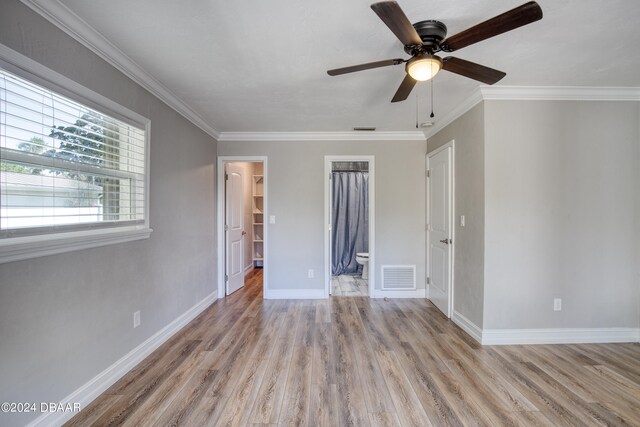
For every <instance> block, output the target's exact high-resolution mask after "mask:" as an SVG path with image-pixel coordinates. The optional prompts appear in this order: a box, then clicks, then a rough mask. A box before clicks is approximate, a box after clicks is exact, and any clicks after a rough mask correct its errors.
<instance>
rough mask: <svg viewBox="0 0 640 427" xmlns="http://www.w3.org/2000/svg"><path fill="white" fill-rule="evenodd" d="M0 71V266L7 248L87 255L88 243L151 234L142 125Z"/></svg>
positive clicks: (146, 149)
mask: <svg viewBox="0 0 640 427" xmlns="http://www.w3.org/2000/svg"><path fill="white" fill-rule="evenodd" d="M1 66H2V63H0V262H2V261H3V259H2V248H3V247H4V248H5V249H6V248H7V246H8V245H11V244H13V243H18V242H19V243H24V242H34V241H42V240H52V239H53V240H56V239H57V240H56V244H59V243H60V242H59V239H60V238H61V237H68V238H79V237H81V238H82V240H83V241H84V242H85V244H84V245H83V246H82V247H91V246H97V244H95V245H94V244H88V245H87V244H86V239H87V236H91V235H99V234H102V235H105V234H107V235H108V234H112V235H113V233H120V234H119V237H118V239H117V241H122V236H121V234H122V232H123V231H139V230H141V229H146V230H147V231H150V230H148V227H147V224H148V221H147V215H148V212H147V206H148V200H147V194H148V188H147V187H148V185H147V173H148V171H147V157H148V147H147V133H148V129H147V125H148V121H147V123H144V120H135V119H132V120H127V118H126V116H124V115H122V114H121V112H116V113H114V112H113V111H111V110H110V109H108V108H103V109H100V108H96V107H95V105H96V103H95V102H86V103H79V102H77V101H76V100H74V99H72V97H70V96H65V95H61V94H60V93H59V92H58V91H53V90H50V89H49V88H47V87H45V85H41V84H38V83H35V82H33V81H31V79H25V78H23V77H22V76H19V75H18V74H16V73H12V72H10V71H8V70H7V69H4V68H2V67H1ZM58 76H59V75H58ZM60 77H61V76H60ZM34 80H38V81H41V82H42V81H43V80H41V79H34ZM51 86H53V87H56V88H57V87H59V86H58V85H56V84H52V85H51ZM84 90H85V93H89V92H90V91H88V90H86V89H84ZM67 93H71V92H67ZM90 93H91V94H93V95H95V97H100V96H99V95H97V94H94V93H93V92H90ZM79 97H80V96H79ZM80 98H82V97H80ZM86 104H93V105H92V106H91V107H89V106H87V105H86ZM105 110H106V111H109V113H107V112H106V111H105ZM122 110H123V108H122V107H121V111H122ZM133 114H135V113H132V115H133ZM136 116H137V115H136ZM138 118H139V116H138V117H136V119H138ZM134 234H136V233H134ZM138 234H139V233H138ZM37 237H39V238H37ZM143 237H148V233H147V234H146V236H142V237H140V236H138V237H137V238H143ZM108 240H109V239H107V240H105V239H104V238H103V239H100V241H101V242H102V243H100V244H106V243H110V242H109V241H108ZM125 240H131V239H125ZM73 249H74V248H73V247H71V248H69V249H68V250H73ZM55 252H62V251H59V250H56V251H53V252H45V253H43V254H48V253H55ZM36 256H37V255H36ZM28 257H30V256H21V257H17V258H15V257H14V258H13V259H24V258H28ZM10 260H11V259H10ZM4 261H6V260H4Z"/></svg>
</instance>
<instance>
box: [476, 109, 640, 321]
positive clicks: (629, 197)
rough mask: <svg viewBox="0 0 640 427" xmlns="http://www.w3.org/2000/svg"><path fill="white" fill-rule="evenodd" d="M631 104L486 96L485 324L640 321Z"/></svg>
mask: <svg viewBox="0 0 640 427" xmlns="http://www.w3.org/2000/svg"><path fill="white" fill-rule="evenodd" d="M639 105H640V104H639V103H638V102H570V101H563V102H559V101H555V102H552V101H549V102H547V101H533V102H532V101H529V102H523V101H487V102H485V121H486V126H485V131H486V134H485V136H486V139H485V159H486V166H485V201H486V211H485V213H486V228H485V249H486V253H485V309H484V327H485V328H487V329H502V328H505V329H517V328H606V327H638V326H639V322H638V319H639V310H638V301H639V298H640V295H639V293H640V286H639V283H640V282H639V277H638V250H639V246H638V245H639V243H638V242H639V241H640V240H639V239H638V235H639V229H638V218H639V217H640V211H639V209H638V206H639V201H638V198H639V195H640V191H639V190H638V183H639V182H640V132H639V126H638V117H639ZM553 298H562V302H563V307H562V311H560V312H554V311H553V310H552V308H553Z"/></svg>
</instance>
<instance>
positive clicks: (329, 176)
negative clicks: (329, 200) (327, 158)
mask: <svg viewBox="0 0 640 427" xmlns="http://www.w3.org/2000/svg"><path fill="white" fill-rule="evenodd" d="M329 181H331V172H329Z"/></svg>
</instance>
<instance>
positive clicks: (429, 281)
mask: <svg viewBox="0 0 640 427" xmlns="http://www.w3.org/2000/svg"><path fill="white" fill-rule="evenodd" d="M430 284H431V277H427V285H430Z"/></svg>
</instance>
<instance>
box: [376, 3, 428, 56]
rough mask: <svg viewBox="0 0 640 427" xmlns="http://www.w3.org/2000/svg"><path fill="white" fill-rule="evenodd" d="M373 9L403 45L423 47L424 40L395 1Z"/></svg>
mask: <svg viewBox="0 0 640 427" xmlns="http://www.w3.org/2000/svg"><path fill="white" fill-rule="evenodd" d="M371 9H373V11H374V12H375V13H376V15H378V17H380V19H382V22H384V23H385V24H386V25H387V27H389V29H390V30H391V31H393V34H395V35H396V37H397V38H398V39H400V41H401V42H402V44H403V45H405V46H407V45H422V39H421V38H420V36H419V35H418V33H417V32H416V29H415V28H413V25H411V22H409V19H408V18H407V15H405V14H404V12H403V11H402V9H401V8H400V6H399V5H398V3H396V2H395V1H381V2H379V3H374V4H372V5H371Z"/></svg>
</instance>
